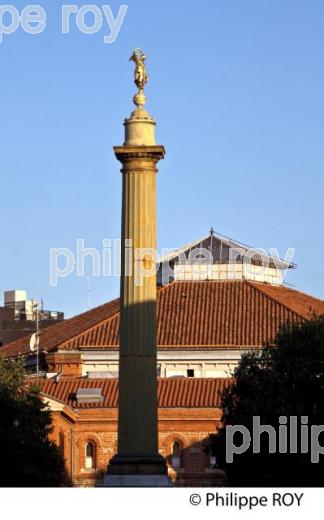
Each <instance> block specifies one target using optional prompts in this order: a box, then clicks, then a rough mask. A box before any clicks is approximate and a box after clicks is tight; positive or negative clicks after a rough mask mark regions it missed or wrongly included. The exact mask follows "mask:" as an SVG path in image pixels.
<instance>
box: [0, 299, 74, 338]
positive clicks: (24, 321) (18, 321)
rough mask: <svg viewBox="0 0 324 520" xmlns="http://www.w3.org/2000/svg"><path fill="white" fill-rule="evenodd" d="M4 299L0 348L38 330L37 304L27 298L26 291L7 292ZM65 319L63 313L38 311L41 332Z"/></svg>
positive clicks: (0, 323)
mask: <svg viewBox="0 0 324 520" xmlns="http://www.w3.org/2000/svg"><path fill="white" fill-rule="evenodd" d="M3 299H4V306H3V307H0V347H2V346H3V345H6V344H7V343H11V342H12V341H15V340H16V339H18V338H22V337H24V336H27V335H28V334H32V333H33V332H35V330H36V312H35V303H34V301H33V300H30V299H28V298H27V292H26V291H22V290H17V289H15V290H12V291H5V292H4V298H3ZM63 319H64V313H63V312H58V311H48V310H44V309H39V310H38V321H39V328H40V330H42V329H44V328H46V327H48V326H49V325H53V323H55V322H57V321H62V320H63Z"/></svg>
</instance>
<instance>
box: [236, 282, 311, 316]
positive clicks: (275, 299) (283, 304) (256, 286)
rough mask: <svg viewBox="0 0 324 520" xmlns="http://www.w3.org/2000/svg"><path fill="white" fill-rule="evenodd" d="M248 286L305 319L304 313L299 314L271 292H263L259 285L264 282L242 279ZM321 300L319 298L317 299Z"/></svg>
mask: <svg viewBox="0 0 324 520" xmlns="http://www.w3.org/2000/svg"><path fill="white" fill-rule="evenodd" d="M244 281H245V282H246V283H247V284H248V285H249V286H250V287H252V288H253V289H254V290H255V291H257V292H259V293H261V294H262V295H263V296H265V297H267V298H269V299H270V300H272V301H273V302H275V303H276V304H277V305H280V306H281V307H283V308H285V309H287V310H288V311H289V312H292V313H293V314H295V315H296V316H299V317H300V318H302V319H303V320H305V319H306V318H305V315H303V314H301V313H300V312H298V311H297V310H296V309H292V308H291V307H290V306H289V305H288V304H285V303H283V302H282V301H281V300H280V299H277V298H276V297H275V296H274V295H272V294H268V293H266V292H264V291H263V290H262V289H260V286H261V285H262V284H263V283H264V282H255V281H251V280H244ZM278 287H283V286H278ZM285 289H287V290H290V291H291V290H292V289H289V288H288V287H285ZM296 292H300V291H296ZM319 301H321V300H319Z"/></svg>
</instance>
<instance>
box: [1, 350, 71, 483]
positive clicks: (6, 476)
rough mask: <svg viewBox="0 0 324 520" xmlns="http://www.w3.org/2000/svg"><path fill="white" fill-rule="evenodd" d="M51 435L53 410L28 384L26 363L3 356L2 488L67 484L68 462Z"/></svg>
mask: <svg viewBox="0 0 324 520" xmlns="http://www.w3.org/2000/svg"><path fill="white" fill-rule="evenodd" d="M50 432H51V415H50V411H49V410H48V409H47V407H46V405H45V404H44V403H43V401H42V400H41V398H40V395H39V391H38V390H37V388H36V387H35V386H34V387H32V386H31V385H30V384H28V381H27V380H26V377H25V373H24V368H23V361H22V360H21V359H18V360H15V361H11V360H6V359H4V358H3V357H2V356H0V486H2V487H3V486H6V487H7V486H13V487H18V486H19V487H21V486H24V487H38V486H40V487H49V486H62V485H65V484H67V478H66V473H65V467H64V460H63V458H62V456H61V454H60V451H59V449H58V448H57V446H56V445H55V443H53V442H51V441H50V440H49V434H50Z"/></svg>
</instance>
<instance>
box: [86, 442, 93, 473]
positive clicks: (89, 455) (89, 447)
mask: <svg viewBox="0 0 324 520" xmlns="http://www.w3.org/2000/svg"><path fill="white" fill-rule="evenodd" d="M85 468H86V469H93V468H94V444H93V443H92V442H88V443H87V444H86V446H85Z"/></svg>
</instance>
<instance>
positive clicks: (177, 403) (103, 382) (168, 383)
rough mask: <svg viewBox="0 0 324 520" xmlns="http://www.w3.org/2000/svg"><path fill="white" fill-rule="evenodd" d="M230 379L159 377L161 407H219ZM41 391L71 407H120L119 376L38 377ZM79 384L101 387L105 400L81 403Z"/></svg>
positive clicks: (88, 386) (81, 386)
mask: <svg viewBox="0 0 324 520" xmlns="http://www.w3.org/2000/svg"><path fill="white" fill-rule="evenodd" d="M230 382H231V380H230V379H229V378H227V379H221V378H219V379H209V378H204V379H198V378H184V379H159V380H158V406H159V408H217V407H219V405H220V396H221V393H222V391H223V390H224V388H225V386H227V385H229V384H230ZM39 386H40V388H41V391H42V392H43V393H44V394H46V395H48V396H49V397H52V398H53V399H57V400H59V401H62V402H64V403H65V404H67V405H68V406H70V407H71V408H102V407H104V408H117V406H118V380H117V379H81V378H80V379H73V380H66V379H61V380H60V381H59V382H58V383H55V382H54V381H52V380H48V379H41V380H40V381H39ZM79 388H100V389H101V393H102V395H103V397H104V400H103V402H102V403H78V402H77V401H76V393H77V390H78V389H79Z"/></svg>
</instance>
